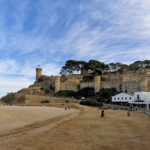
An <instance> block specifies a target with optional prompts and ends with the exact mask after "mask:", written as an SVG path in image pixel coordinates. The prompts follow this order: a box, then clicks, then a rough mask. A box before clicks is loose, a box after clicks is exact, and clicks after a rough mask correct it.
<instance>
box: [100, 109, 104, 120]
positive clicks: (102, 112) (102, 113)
mask: <svg viewBox="0 0 150 150" xmlns="http://www.w3.org/2000/svg"><path fill="white" fill-rule="evenodd" d="M103 117H104V109H102V111H101V118H103Z"/></svg>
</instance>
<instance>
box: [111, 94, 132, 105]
mask: <svg viewBox="0 0 150 150" xmlns="http://www.w3.org/2000/svg"><path fill="white" fill-rule="evenodd" d="M133 101H134V97H133V96H132V95H129V94H125V93H120V94H118V95H115V96H113V97H112V102H128V103H132V102H133Z"/></svg>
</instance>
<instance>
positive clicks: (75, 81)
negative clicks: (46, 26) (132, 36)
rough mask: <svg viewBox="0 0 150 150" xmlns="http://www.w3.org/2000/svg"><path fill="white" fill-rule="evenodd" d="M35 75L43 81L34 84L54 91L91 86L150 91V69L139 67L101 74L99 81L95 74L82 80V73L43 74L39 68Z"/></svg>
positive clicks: (131, 91) (97, 88)
mask: <svg viewBox="0 0 150 150" xmlns="http://www.w3.org/2000/svg"><path fill="white" fill-rule="evenodd" d="M36 76H41V77H42V78H43V79H44V82H41V83H38V82H36V83H35V84H34V85H33V87H34V86H37V87H42V86H49V85H51V86H52V87H54V88H55V92H58V91H59V90H73V91H77V90H78V89H79V87H80V89H82V88H85V87H91V88H94V89H95V92H98V91H99V90H100V88H111V87H114V88H116V89H117V90H118V91H121V90H122V91H123V92H128V93H133V92H135V91H150V69H147V68H146V69H143V68H142V69H139V70H137V71H135V72H132V71H129V70H125V71H124V72H123V74H119V73H109V74H105V75H102V76H103V78H104V79H105V80H103V81H101V78H100V76H97V77H96V76H95V77H94V81H93V82H83V75H82V74H77V75H68V76H65V77H63V76H56V77H54V76H44V75H42V74H41V70H40V69H37V73H36Z"/></svg>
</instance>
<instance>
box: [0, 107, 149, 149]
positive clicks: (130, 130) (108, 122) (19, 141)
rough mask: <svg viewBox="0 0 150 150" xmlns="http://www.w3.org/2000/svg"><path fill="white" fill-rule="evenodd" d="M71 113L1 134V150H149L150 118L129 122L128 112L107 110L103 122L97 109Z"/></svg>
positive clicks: (139, 116) (136, 116) (134, 114)
mask: <svg viewBox="0 0 150 150" xmlns="http://www.w3.org/2000/svg"><path fill="white" fill-rule="evenodd" d="M78 107H80V106H78ZM21 108H22V107H21ZM19 109H20V108H19ZM36 109H39V110H40V111H42V110H41V109H48V108H36ZM50 109H51V108H50ZM52 109H56V108H52ZM57 109H58V108H57ZM57 109H56V110H57ZM33 110H34V108H33V109H32V110H31V111H33ZM60 110H61V109H60ZM72 111H73V112H71V113H69V111H68V112H67V113H68V114H67V113H66V111H63V110H62V114H60V115H59V116H57V117H53V118H50V119H49V118H45V119H47V120H45V119H43V120H45V121H42V120H41V121H39V122H38V123H35V124H34V123H32V124H30V125H27V126H24V127H22V128H18V129H15V130H13V132H12V131H11V132H10V133H8V134H0V150H149V149H150V142H149V141H150V132H149V131H150V117H149V116H147V115H146V114H144V113H139V112H131V117H130V118H129V117H127V115H126V111H116V110H106V111H105V117H104V118H102V119H101V118H100V110H98V109H96V108H90V107H80V113H78V111H75V110H72ZM56 112H57V111H56ZM38 113H39V115H40V114H41V113H40V112H38ZM64 113H66V114H64ZM54 114H55V113H54ZM33 116H34V115H33ZM43 116H44V115H43ZM39 118H40V117H39ZM22 120H23V119H22ZM27 120H28V119H27Z"/></svg>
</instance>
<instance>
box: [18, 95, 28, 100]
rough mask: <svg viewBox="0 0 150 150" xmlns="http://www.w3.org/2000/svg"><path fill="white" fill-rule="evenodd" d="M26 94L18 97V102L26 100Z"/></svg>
mask: <svg viewBox="0 0 150 150" xmlns="http://www.w3.org/2000/svg"><path fill="white" fill-rule="evenodd" d="M25 99H26V98H25V95H22V96H20V97H19V98H18V99H17V101H18V102H24V101H25Z"/></svg>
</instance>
